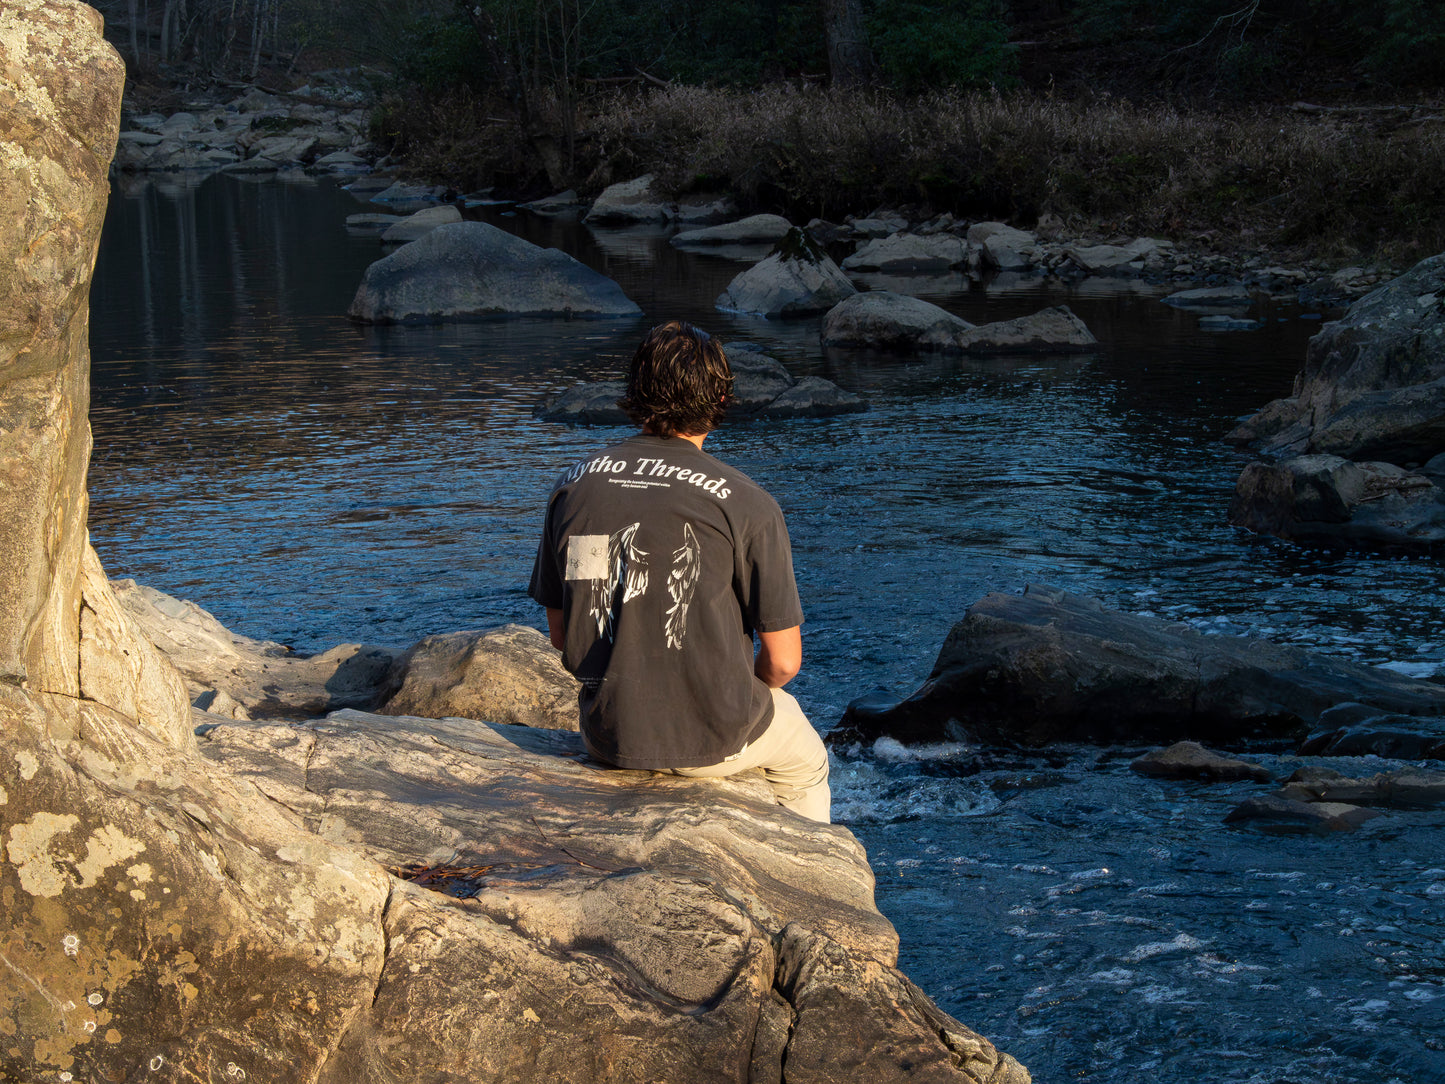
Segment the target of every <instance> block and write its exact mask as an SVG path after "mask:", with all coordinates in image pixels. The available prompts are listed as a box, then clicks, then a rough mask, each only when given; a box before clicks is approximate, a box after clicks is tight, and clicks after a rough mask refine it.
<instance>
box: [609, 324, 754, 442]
mask: <svg viewBox="0 0 1445 1084" xmlns="http://www.w3.org/2000/svg"><path fill="white" fill-rule="evenodd" d="M732 401H733V371H732V367H731V366H729V365H728V359H727V355H726V354H725V353H723V348H722V346H721V344H719V343H718V342H716V341H715V340H714V339H713V337H712V336H711V335H709V334H708V333H707V332H706V331H703V330H701V329H700V328H696V327H693V326H692V325H691V324H688V323H684V322H683V321H681V320H671V321H669V322H668V323H665V324H658V325H657V326H656V327H655V328H653V329H652V330H651V331H649V332H648V333H647V337H646V338H644V339H643V340H642V345H640V346H639V347H638V348H637V353H635V354H633V355H632V366H631V368H630V369H629V370H628V373H627V392H626V393H625V394H624V395H623V396H622V398H621V399H619V400H617V405H618V406H620V407H621V408H622V409H623V410H624V411H625V412H626V413H627V416H628V417H629V418H631V419H632V420H633V421H634V422H636V423H637V424H638V425H640V426H642V427H643V428H644V429H647V430H649V431H650V432H652V433H655V434H656V435H657V436H659V437H671V436H676V435H677V434H679V433H686V434H689V435H692V436H696V435H697V434H699V433H711V432H712V431H713V430H714V429H716V428H717V427H718V426H719V425H720V424H721V423H722V419H723V414H724V413H726V411H727V408H728V406H729V405H730V404H731V403H732Z"/></svg>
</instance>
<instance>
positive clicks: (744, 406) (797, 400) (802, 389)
mask: <svg viewBox="0 0 1445 1084" xmlns="http://www.w3.org/2000/svg"><path fill="white" fill-rule="evenodd" d="M725 350H726V352H727V356H728V365H729V366H730V367H731V368H732V371H733V397H734V400H735V401H734V404H733V406H732V408H731V409H730V410H729V417H730V418H736V419H739V420H745V419H748V418H775V419H782V418H828V417H833V416H835V415H838V414H857V413H860V412H862V411H865V410H867V409H868V403H867V401H866V400H864V399H860V398H859V397H858V396H856V395H854V394H853V393H852V392H849V391H844V390H843V389H842V388H840V387H838V385H837V384H834V383H833V382H832V381H831V380H824V379H823V378H822V377H818V376H805V377H802V378H798V377H795V376H793V375H792V374H791V373H789V372H788V370H787V369H785V368H784V367H783V366H782V364H781V363H779V362H778V361H777V360H776V359H774V358H772V357H770V356H768V355H767V354H764V353H763V352H762V351H761V350H759V349H758V348H757V347H755V346H753V345H751V344H749V343H728V344H727V346H726V347H725ZM625 390H626V382H625V381H622V380H597V381H588V382H584V383H581V384H573V385H572V386H571V387H570V388H567V389H566V390H565V391H563V392H561V393H560V394H558V395H556V396H554V397H553V398H551V399H548V400H547V401H546V402H544V403H542V404H540V405H539V406H538V407H537V409H536V411H535V412H534V416H535V417H538V418H540V419H542V420H543V421H549V422H565V423H567V424H569V425H629V424H631V423H630V422H629V420H628V417H627V415H626V414H625V413H623V411H622V408H621V407H619V406H618V405H617V400H618V399H620V398H621V397H622V393H623V392H624V391H625Z"/></svg>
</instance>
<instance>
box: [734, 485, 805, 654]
mask: <svg viewBox="0 0 1445 1084" xmlns="http://www.w3.org/2000/svg"><path fill="white" fill-rule="evenodd" d="M767 503H768V508H767V511H766V514H765V515H763V516H762V517H761V519H760V520H759V521H758V523H757V525H756V527H755V529H754V530H753V531H751V532H750V533H749V534H747V535H746V536H745V537H744V539H743V544H742V545H741V546H740V547H739V548H738V553H737V569H736V572H735V576H734V582H735V583H736V585H737V589H738V595H739V599H738V601H739V602H740V603H741V604H742V609H743V617H744V619H745V620H746V621H747V624H748V631H749V632H752V631H757V632H778V631H779V630H781V629H791V628H794V627H795V626H797V625H801V624H802V623H803V604H802V601H801V600H800V599H799V598H798V584H797V581H796V580H795V579H794V577H793V547H792V544H791V543H790V542H789V541H788V527H787V524H786V523H785V522H784V520H783V512H782V509H780V508H779V507H778V505H777V503H776V502H775V501H773V500H772V498H768V501H767Z"/></svg>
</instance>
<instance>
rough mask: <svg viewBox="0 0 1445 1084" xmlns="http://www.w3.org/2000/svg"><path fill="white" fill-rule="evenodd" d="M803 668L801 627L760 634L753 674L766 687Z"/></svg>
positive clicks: (778, 686)
mask: <svg viewBox="0 0 1445 1084" xmlns="http://www.w3.org/2000/svg"><path fill="white" fill-rule="evenodd" d="M549 612H550V611H549ZM802 668H803V630H802V628H801V627H800V626H798V625H794V626H793V627H792V628H790V629H779V630H778V631H777V632H760V633H758V654H757V658H756V659H755V660H754V661H753V673H754V674H756V675H757V676H758V680H759V681H761V682H762V683H763V684H764V685H766V686H768V687H769V688H770V689H781V688H782V687H783V686H784V685H786V684H787V683H788V682H790V681H792V680H793V678H795V677H796V676H797V674H798V671H799V670H801V669H802Z"/></svg>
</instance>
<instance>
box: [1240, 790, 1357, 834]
mask: <svg viewBox="0 0 1445 1084" xmlns="http://www.w3.org/2000/svg"><path fill="white" fill-rule="evenodd" d="M1379 815H1380V814H1378V813H1376V812H1375V811H1374V810H1373V809H1362V808H1361V807H1359V806H1355V805H1349V804H1348V803H1344V802H1304V801H1299V800H1298V799H1294V798H1281V797H1278V796H1276V795H1264V796H1261V797H1256V798H1249V799H1246V800H1245V801H1244V802H1242V803H1240V805H1239V806H1237V807H1236V808H1235V809H1233V810H1231V811H1230V813H1229V815H1228V816H1227V817H1225V818H1224V823H1225V824H1244V825H1249V826H1250V827H1253V828H1257V829H1259V830H1260V831H1262V832H1266V833H1269V834H1271V835H1320V836H1322V835H1329V834H1330V833H1332V832H1353V831H1354V830H1355V829H1356V828H1358V827H1359V826H1360V825H1362V824H1364V823H1365V822H1366V821H1372V820H1374V819H1375V818H1376V817H1378V816H1379Z"/></svg>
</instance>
